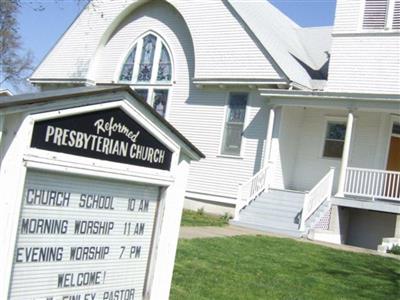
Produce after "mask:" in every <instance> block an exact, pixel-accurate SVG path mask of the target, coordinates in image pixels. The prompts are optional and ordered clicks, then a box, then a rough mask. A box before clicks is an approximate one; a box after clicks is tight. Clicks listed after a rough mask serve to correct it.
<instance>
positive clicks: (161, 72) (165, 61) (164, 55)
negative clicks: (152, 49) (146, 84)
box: [157, 45, 171, 81]
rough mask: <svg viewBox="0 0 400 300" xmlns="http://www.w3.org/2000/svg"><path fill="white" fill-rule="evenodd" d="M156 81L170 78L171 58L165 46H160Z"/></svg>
mask: <svg viewBox="0 0 400 300" xmlns="http://www.w3.org/2000/svg"><path fill="white" fill-rule="evenodd" d="M157 80H158V81H170V80H171V59H170V57H169V53H168V51H167V49H166V48H165V46H164V45H163V46H162V48H161V55H160V62H159V64H158V73H157Z"/></svg>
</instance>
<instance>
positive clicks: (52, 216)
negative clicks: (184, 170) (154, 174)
mask: <svg viewBox="0 0 400 300" xmlns="http://www.w3.org/2000/svg"><path fill="white" fill-rule="evenodd" d="M26 178H27V179H26V183H25V187H24V194H23V199H22V211H21V217H20V220H19V225H18V234H17V242H16V246H15V251H14V264H13V274H12V280H11V293H10V298H11V299H24V300H29V299H46V300H49V299H53V300H56V299H142V293H143V288H144V284H145V280H146V276H147V272H148V270H147V269H148V261H149V255H150V247H151V244H152V238H153V227H154V221H155V217H156V211H157V203H158V197H159V188H158V187H155V186H145V185H140V184H133V183H125V182H118V181H110V180H102V179H92V178H87V177H79V176H72V175H62V174H57V173H47V172H46V173H44V172H41V171H32V170H28V173H27V177H26ZM78 295H79V296H80V298H78ZM85 296H86V298H85ZM92 296H94V298H92ZM63 297H65V298H63ZM73 297H75V298H73Z"/></svg>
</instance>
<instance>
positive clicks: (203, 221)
mask: <svg viewBox="0 0 400 300" xmlns="http://www.w3.org/2000/svg"><path fill="white" fill-rule="evenodd" d="M228 221H229V217H228V216H215V215H210V214H206V213H204V212H203V211H202V210H198V211H191V210H184V211H183V215H182V222H181V225H182V226H225V225H228Z"/></svg>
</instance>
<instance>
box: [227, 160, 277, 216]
mask: <svg viewBox="0 0 400 300" xmlns="http://www.w3.org/2000/svg"><path fill="white" fill-rule="evenodd" d="M271 166H272V165H271V164H270V163H269V164H267V165H266V166H265V167H264V168H262V169H261V170H260V171H258V172H257V173H256V174H255V175H254V176H253V177H251V178H250V179H249V180H247V181H246V182H245V183H243V184H240V185H239V189H238V196H237V202H236V207H235V217H234V220H238V218H239V213H240V211H241V210H242V209H243V208H244V207H246V206H247V205H249V203H250V202H251V201H252V200H254V199H255V198H256V197H257V196H258V195H260V194H261V193H262V192H264V191H265V190H266V189H267V188H268V186H269V178H271V177H270V176H269V173H271V169H272V168H271Z"/></svg>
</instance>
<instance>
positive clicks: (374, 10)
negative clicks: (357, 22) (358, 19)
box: [363, 0, 389, 29]
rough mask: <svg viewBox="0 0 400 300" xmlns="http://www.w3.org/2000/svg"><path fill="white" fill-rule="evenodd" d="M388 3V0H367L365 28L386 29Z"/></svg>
mask: <svg viewBox="0 0 400 300" xmlns="http://www.w3.org/2000/svg"><path fill="white" fill-rule="evenodd" d="M388 4H389V1H388V0H365V8H364V20H363V28H364V29H384V28H385V26H386V18H387V11H388Z"/></svg>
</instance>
